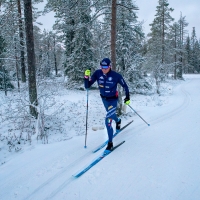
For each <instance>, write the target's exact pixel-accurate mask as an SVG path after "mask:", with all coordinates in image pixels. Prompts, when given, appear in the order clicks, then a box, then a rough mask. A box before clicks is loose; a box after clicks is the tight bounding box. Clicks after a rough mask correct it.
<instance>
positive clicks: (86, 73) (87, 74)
mask: <svg viewBox="0 0 200 200" xmlns="http://www.w3.org/2000/svg"><path fill="white" fill-rule="evenodd" d="M90 73H91V70H90V69H86V70H85V78H88V77H89V76H90Z"/></svg>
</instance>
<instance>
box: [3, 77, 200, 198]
mask: <svg viewBox="0 0 200 200" xmlns="http://www.w3.org/2000/svg"><path fill="white" fill-rule="evenodd" d="M192 77H194V78H190V77H189V78H188V79H187V80H186V81H185V82H183V83H181V84H180V85H178V86H177V87H175V88H174V91H173V95H172V98H173V101H172V100H169V103H168V104H167V105H165V106H160V107H144V106H143V107H134V104H133V107H134V109H135V110H136V111H137V112H138V113H139V114H140V115H141V116H143V117H144V118H145V120H146V121H148V123H150V124H151V126H150V127H148V126H147V125H146V124H145V123H144V122H143V121H142V120H141V119H140V118H139V117H137V116H136V115H135V116H134V122H133V123H132V124H131V125H130V126H129V127H127V129H125V130H124V131H123V132H122V133H120V134H119V135H118V136H117V137H116V138H115V140H114V142H116V143H118V142H120V141H121V140H126V143H125V144H124V145H122V146H121V147H120V148H119V149H116V151H114V152H113V153H112V154H111V155H109V156H108V157H106V158H105V159H104V160H103V161H102V162H100V163H98V164H97V165H96V166H95V167H93V168H92V169H90V171H88V172H87V173H86V174H84V175H83V176H81V177H80V178H78V179H75V178H73V177H72V175H73V174H74V173H75V172H76V171H77V170H79V169H80V168H82V167H84V166H86V165H87V164H88V163H90V162H91V161H92V160H94V159H95V158H96V157H98V155H100V154H101V153H102V151H103V150H101V151H100V152H97V153H95V154H94V153H92V150H93V149H94V148H95V147H96V146H98V145H99V144H101V143H102V142H103V141H104V140H105V138H103V137H99V133H100V132H101V131H102V130H101V131H98V140H97V139H96V137H97V134H92V133H89V135H88V141H87V142H88V148H87V149H84V137H76V138H73V139H71V140H68V141H64V142H60V143H56V144H53V145H51V148H55V149H58V148H59V149H60V152H59V151H55V154H53V155H52V154H48V148H50V147H48V145H46V147H45V148H44V146H45V145H41V146H39V147H37V149H35V150H34V151H38V154H37V155H38V156H35V154H33V151H30V152H23V154H27V155H26V160H25V161H24V162H21V165H20V163H18V165H14V164H15V159H20V154H19V155H18V158H15V159H13V160H12V161H11V162H8V163H7V164H8V165H9V164H12V165H13V166H14V168H13V171H6V170H5V168H6V165H7V164H5V165H2V166H1V168H0V171H3V172H4V173H1V172H0V176H1V177H2V178H0V188H1V191H0V196H1V197H3V199H2V200H6V199H9V200H12V199H20V200H21V199H26V200H27V199H33V200H35V199H40V200H42V199H55V200H57V199H69V200H70V199H73V200H78V199H81V200H86V199H88V200H101V199H109V200H112V199H113V200H114V199H116V197H117V199H118V200H124V199H125V200H132V199H137V200H147V199H150V200H160V199H162V200H175V199H176V200H188V199H192V200H197V199H198V198H199V196H200V172H199V169H200V156H199V152H200V76H199V75H197V76H196V77H195V76H194V75H193V76H192ZM133 98H134V97H133ZM174 100H176V101H174ZM128 121H130V119H128V120H127V121H126V122H128ZM122 123H125V122H122ZM72 143H73V145H72ZM68 146H70V148H69V147H68ZM49 151H51V150H50V149H49ZM51 152H52V151H51ZM58 152H59V154H58ZM46 157H48V159H46ZM44 158H45V161H44ZM29 166H36V169H35V171H34V168H30V170H29V173H26V174H24V173H23V172H24V170H23V169H24V168H28V167H29ZM26 171H27V170H26ZM41 176H42V177H43V178H42V179H41V178H40V177H41ZM31 181H35V182H36V181H37V182H38V184H37V185H32V183H31ZM8 189H9V191H10V193H8V194H6V191H7V190H8ZM22 191H23V192H22Z"/></svg>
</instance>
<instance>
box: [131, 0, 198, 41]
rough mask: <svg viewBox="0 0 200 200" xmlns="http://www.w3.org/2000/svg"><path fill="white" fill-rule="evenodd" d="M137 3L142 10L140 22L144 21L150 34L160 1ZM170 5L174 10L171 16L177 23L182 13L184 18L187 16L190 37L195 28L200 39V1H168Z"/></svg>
mask: <svg viewBox="0 0 200 200" xmlns="http://www.w3.org/2000/svg"><path fill="white" fill-rule="evenodd" d="M135 3H136V5H137V6H138V7H139V9H140V10H139V11H138V17H139V20H140V21H141V20H144V31H145V33H149V31H150V27H149V24H150V23H152V21H153V19H154V15H155V13H156V6H158V0H149V1H148V0H137V1H135ZM168 3H169V7H170V8H173V9H174V11H173V12H172V13H171V16H172V17H173V18H174V19H175V21H178V19H179V18H180V13H181V12H182V16H186V18H185V19H186V21H187V22H188V23H189V25H188V27H186V30H188V33H189V35H191V32H192V27H195V30H196V35H197V38H198V39H200V0H168Z"/></svg>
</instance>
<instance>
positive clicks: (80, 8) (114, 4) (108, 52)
mask: <svg viewBox="0 0 200 200" xmlns="http://www.w3.org/2000/svg"><path fill="white" fill-rule="evenodd" d="M40 2H42V0H23V1H22V0H1V1H0V89H1V90H3V91H4V92H5V94H6V95H7V92H8V91H9V90H11V89H13V88H14V87H17V89H18V92H21V88H23V87H24V85H27V90H28V92H29V108H30V113H31V115H32V116H34V117H36V118H37V112H38V111H37V106H38V91H37V90H38V84H39V83H41V82H43V81H46V80H50V79H54V78H55V77H59V76H64V77H66V78H67V87H68V88H76V89H77V88H78V89H80V88H82V87H83V86H82V84H83V72H84V70H85V69H87V68H91V69H92V70H95V69H97V68H98V67H99V61H100V60H101V59H102V58H103V57H110V58H111V59H112V62H113V68H114V69H116V70H117V71H119V72H120V73H122V74H123V76H124V77H125V78H126V80H127V82H128V84H129V86H130V90H131V91H132V92H137V91H138V89H140V88H146V89H151V88H152V87H151V83H149V82H148V81H147V80H145V76H144V74H147V73H150V74H151V75H152V77H153V78H154V79H155V83H156V86H157V89H156V92H157V93H158V94H159V93H160V90H159V89H160V84H161V82H162V81H164V80H165V79H166V77H167V76H168V75H169V74H172V76H173V78H174V79H182V78H183V74H184V73H200V44H199V42H200V41H199V40H198V39H197V36H196V32H195V27H194V28H193V30H191V34H189V33H188V30H187V29H186V28H187V26H188V22H187V21H186V16H183V15H182V13H180V18H179V20H178V21H175V20H174V19H173V18H172V16H171V13H172V12H174V9H172V8H170V6H169V3H168V0H158V6H157V7H156V10H155V17H154V20H153V21H152V23H151V24H150V26H151V30H150V33H149V34H147V35H146V36H145V34H144V32H143V28H142V25H143V22H141V21H138V16H137V10H139V9H140V8H138V7H137V5H136V4H135V3H134V2H133V1H132V0H112V1H110V0H57V1H54V0H47V3H46V5H45V8H44V11H43V13H41V12H38V11H37V9H36V5H37V4H38V3H40ZM114 9H115V11H116V12H115V13H114V12H113V10H114ZM51 11H53V12H54V13H55V19H56V21H55V24H54V25H53V30H52V31H46V30H43V31H42V30H41V29H40V28H39V26H38V24H37V22H36V20H37V18H38V17H39V16H40V15H42V14H46V13H48V12H51ZM113 20H115V26H113ZM111 47H112V48H111ZM14 83H15V84H14Z"/></svg>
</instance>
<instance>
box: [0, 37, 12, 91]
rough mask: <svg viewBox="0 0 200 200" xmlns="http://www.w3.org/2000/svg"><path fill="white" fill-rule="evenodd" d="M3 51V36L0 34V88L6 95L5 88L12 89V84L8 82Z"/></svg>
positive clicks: (4, 48)
mask: <svg viewBox="0 0 200 200" xmlns="http://www.w3.org/2000/svg"><path fill="white" fill-rule="evenodd" d="M5 53H6V43H5V40H4V38H3V37H2V36H1V34H0V90H4V91H5V95H7V90H8V89H9V88H10V89H13V88H14V86H13V85H12V84H11V82H10V76H9V74H8V71H7V70H6V66H5V60H4V59H5Z"/></svg>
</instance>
